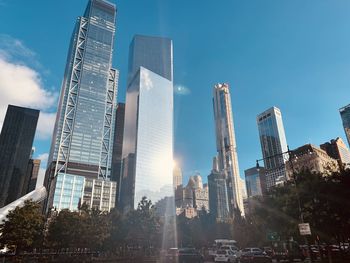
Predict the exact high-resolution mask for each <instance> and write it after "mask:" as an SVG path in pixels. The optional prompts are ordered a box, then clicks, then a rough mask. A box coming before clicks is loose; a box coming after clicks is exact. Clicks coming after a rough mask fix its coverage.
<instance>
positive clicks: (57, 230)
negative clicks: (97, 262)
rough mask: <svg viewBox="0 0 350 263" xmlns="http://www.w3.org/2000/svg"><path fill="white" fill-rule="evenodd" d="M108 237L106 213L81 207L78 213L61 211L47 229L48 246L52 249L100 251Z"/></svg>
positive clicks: (108, 225) (108, 223) (108, 229)
mask: <svg viewBox="0 0 350 263" xmlns="http://www.w3.org/2000/svg"><path fill="white" fill-rule="evenodd" d="M109 235H110V222H109V220H108V216H107V214H106V213H103V212H101V211H100V210H98V209H92V210H90V209H88V208H87V207H86V206H82V207H81V208H80V210H79V211H73V212H72V211H69V210H62V211H60V213H59V214H58V215H57V216H56V217H54V218H52V221H51V222H50V224H49V228H48V236H47V240H48V244H49V246H51V247H54V248H89V249H90V250H92V251H96V250H102V249H103V248H104V247H103V246H104V244H105V240H106V239H107V238H108V237H109Z"/></svg>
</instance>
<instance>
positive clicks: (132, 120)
mask: <svg viewBox="0 0 350 263" xmlns="http://www.w3.org/2000/svg"><path fill="white" fill-rule="evenodd" d="M172 57H173V53H172V41H171V40H170V39H167V38H161V37H150V36H140V35H136V36H135V37H134V39H133V41H132V42H131V45H130V53H129V79H128V88H127V94H126V106H125V123H124V141H123V178H122V183H121V194H120V205H121V207H122V208H123V210H124V211H127V210H130V209H133V208H137V204H138V202H139V201H140V200H141V198H142V197H143V196H146V197H147V198H149V199H151V200H152V202H153V203H155V204H156V203H157V202H158V201H160V200H162V199H163V200H164V198H165V197H172V200H173V195H174V192H173V191H174V189H173V63H172V62H173V59H172ZM167 200H169V199H167ZM174 209H175V208H174Z"/></svg>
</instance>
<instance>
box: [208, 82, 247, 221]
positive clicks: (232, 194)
mask: <svg viewBox="0 0 350 263" xmlns="http://www.w3.org/2000/svg"><path fill="white" fill-rule="evenodd" d="M213 105H214V119H215V127H216V148H217V151H218V164H219V172H221V173H224V174H225V176H226V178H227V180H228V181H227V187H228V196H229V204H230V206H231V207H230V210H231V212H232V211H233V208H239V210H240V211H241V213H242V214H243V215H244V207H243V196H242V193H241V190H240V189H241V187H240V185H241V181H240V180H241V179H240V175H239V167H238V157H237V147H236V138H235V131H234V124H233V115H232V107H231V96H230V88H229V85H228V84H226V83H223V84H217V85H215V86H214V89H213Z"/></svg>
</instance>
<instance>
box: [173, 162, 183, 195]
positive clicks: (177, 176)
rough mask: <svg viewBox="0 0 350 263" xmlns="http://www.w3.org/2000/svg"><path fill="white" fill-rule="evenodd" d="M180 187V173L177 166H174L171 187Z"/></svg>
mask: <svg viewBox="0 0 350 263" xmlns="http://www.w3.org/2000/svg"><path fill="white" fill-rule="evenodd" d="M181 185H182V171H181V168H180V166H179V165H178V164H175V165H174V167H173V186H174V188H175V189H176V188H178V187H180V186H181Z"/></svg>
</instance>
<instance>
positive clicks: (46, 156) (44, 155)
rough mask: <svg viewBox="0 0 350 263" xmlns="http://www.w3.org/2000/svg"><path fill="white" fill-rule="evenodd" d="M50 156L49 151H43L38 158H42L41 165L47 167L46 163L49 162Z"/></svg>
mask: <svg viewBox="0 0 350 263" xmlns="http://www.w3.org/2000/svg"><path fill="white" fill-rule="evenodd" d="M48 158H49V154H48V153H42V154H39V155H38V156H37V157H36V159H40V160H41V165H40V166H41V167H43V166H44V167H46V163H47V159H48Z"/></svg>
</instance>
